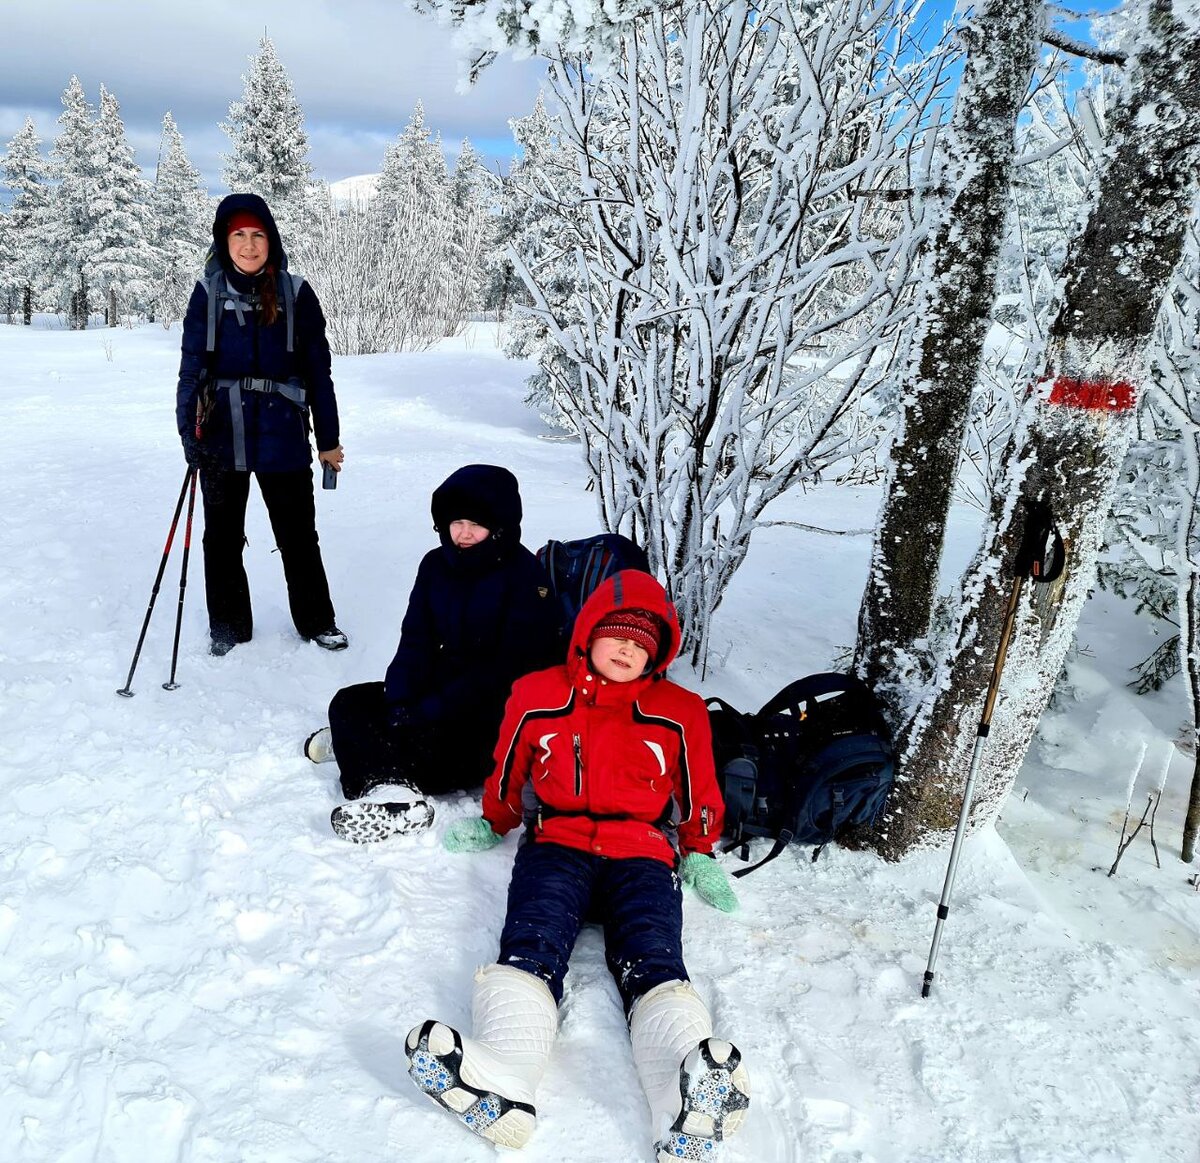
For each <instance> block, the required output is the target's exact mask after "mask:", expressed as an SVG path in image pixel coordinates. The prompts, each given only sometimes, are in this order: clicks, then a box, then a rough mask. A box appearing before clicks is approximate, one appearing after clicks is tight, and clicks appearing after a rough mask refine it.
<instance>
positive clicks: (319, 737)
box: [304, 727, 335, 763]
mask: <svg viewBox="0 0 1200 1163" xmlns="http://www.w3.org/2000/svg"><path fill="white" fill-rule="evenodd" d="M304 756H305V758H306V759H310V760H312V762H313V763H329V762H331V761H332V760H333V759H334V758H335V756H334V754H333V732H332V731H330V729H329V728H328V727H321V728H320V729H319V730H316V731H314V732H313V733H312V734H311V735H310V736H309V737H308V738H307V739H305V740H304Z"/></svg>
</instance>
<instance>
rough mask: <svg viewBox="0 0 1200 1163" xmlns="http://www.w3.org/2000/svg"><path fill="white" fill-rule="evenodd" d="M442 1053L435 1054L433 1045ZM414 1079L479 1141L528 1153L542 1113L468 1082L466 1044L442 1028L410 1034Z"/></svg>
mask: <svg viewBox="0 0 1200 1163" xmlns="http://www.w3.org/2000/svg"><path fill="white" fill-rule="evenodd" d="M431 1038H432V1039H433V1041H434V1043H435V1044H436V1046H437V1047H438V1048H437V1049H431V1048H430V1039H431ZM404 1048H405V1052H406V1053H407V1055H408V1073H409V1077H411V1078H412V1080H413V1082H415V1083H416V1084H417V1088H418V1089H419V1090H421V1091H423V1092H424V1093H425V1094H427V1095H428V1096H429V1097H430V1098H431V1099H433V1101H434V1102H436V1103H437V1104H438V1106H440V1107H442V1108H443V1109H444V1110H446V1111H449V1112H450V1114H452V1115H453V1116H454V1117H455V1118H456V1119H457V1120H458V1121H459V1122H460V1123H462V1125H463V1126H464V1127H466V1128H467V1130H468V1131H470V1132H471V1133H472V1134H473V1135H478V1136H479V1137H480V1138H481V1139H487V1140H488V1141H489V1142H491V1143H495V1144H496V1145H497V1146H498V1147H523V1146H524V1145H525V1143H526V1142H527V1141H528V1139H529V1136H530V1135H531V1134H532V1133H533V1128H534V1123H535V1120H536V1118H537V1112H536V1111H535V1110H534V1108H533V1107H532V1106H530V1105H529V1103H527V1102H515V1101H514V1100H512V1099H509V1098H505V1097H504V1095H502V1094H496V1093H495V1092H494V1091H489V1090H481V1089H479V1088H478V1087H475V1086H471V1085H470V1084H469V1083H467V1082H464V1081H463V1077H462V1064H463V1048H462V1039H461V1038H460V1037H459V1034H458V1031H457V1030H455V1029H453V1028H452V1027H450V1026H446V1025H443V1024H442V1023H441V1022H434V1021H426V1022H424V1023H422V1024H421V1025H420V1026H418V1027H416V1028H415V1029H413V1030H410V1031H409V1035H408V1038H407V1039H406V1040H405V1044H404Z"/></svg>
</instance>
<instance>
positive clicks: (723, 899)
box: [680, 852, 738, 913]
mask: <svg viewBox="0 0 1200 1163" xmlns="http://www.w3.org/2000/svg"><path fill="white" fill-rule="evenodd" d="M680 871H681V873H682V875H683V883H684V884H690V885H691V886H692V888H694V889H695V890H696V895H697V896H698V897H699V898H700V899H701V900H702V901H704V902H705V903H706V904H710V905H712V907H713V908H714V909H720V910H721V912H723V913H732V912H733V911H734V910H735V909H736V908H737V907H738V900H737V897H736V896H735V895H734V892H733V885H732V884H730V883H729V876H728V874H727V873H726V872H725V869H723V868H722V867H721V866H720V865H719V864H718V863H717V862H716V861H715V860H714V859H713V858H712V857H711V856H706V855H705V854H704V853H703V852H689V853H688V854H687V855H686V856H685V857H684V858H683V864H682V866H681V868H680Z"/></svg>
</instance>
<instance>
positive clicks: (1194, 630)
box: [1179, 517, 1200, 864]
mask: <svg viewBox="0 0 1200 1163" xmlns="http://www.w3.org/2000/svg"><path fill="white" fill-rule="evenodd" d="M1193 519H1194V517H1193ZM1183 615H1184V617H1183V623H1182V625H1181V626H1180V627H1179V631H1180V633H1179V643H1180V650H1181V651H1182V652H1183V655H1184V659H1183V661H1184V674H1185V675H1186V676H1187V684H1188V694H1189V696H1190V697H1191V703H1192V748H1193V751H1192V754H1193V755H1194V756H1195V765H1194V767H1193V768H1192V791H1191V795H1189V796H1188V808H1187V815H1186V816H1185V817H1184V820H1183V850H1182V852H1181V853H1180V855H1181V856H1182V857H1183V859H1184V860H1185V861H1186V862H1187V863H1188V864H1190V863H1191V862H1192V861H1193V860H1194V859H1195V858H1196V837H1197V836H1198V835H1200V621H1198V620H1200V572H1197V570H1196V568H1195V567H1193V570H1192V576H1191V579H1190V581H1189V584H1188V587H1187V597H1186V599H1185V601H1184V609H1183Z"/></svg>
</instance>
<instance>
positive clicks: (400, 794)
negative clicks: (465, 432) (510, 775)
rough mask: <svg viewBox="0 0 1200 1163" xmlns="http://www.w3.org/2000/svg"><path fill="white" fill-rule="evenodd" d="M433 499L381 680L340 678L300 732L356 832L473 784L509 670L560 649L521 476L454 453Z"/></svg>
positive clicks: (412, 826)
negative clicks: (334, 778)
mask: <svg viewBox="0 0 1200 1163" xmlns="http://www.w3.org/2000/svg"><path fill="white" fill-rule="evenodd" d="M430 512H431V514H432V516H433V524H434V528H435V529H436V530H437V533H438V539H439V541H440V544H439V545H438V547H437V548H436V549H431V550H430V551H429V552H428V553H427V554H426V555H425V557H424V558H423V559H422V561H421V565H420V568H419V569H418V570H417V577H416V581H415V582H414V583H413V588H412V593H411V594H410V595H409V599H408V610H407V612H406V613H405V615H404V622H403V624H402V626H401V628H400V645H399V646H398V647H397V648H396V656H395V658H393V659H392V662H391V665H390V666H389V667H388V669H387V676H386V678H385V680H384V681H383V682H367V683H358V684H356V685H355V686H349V687H343V688H342V689H341V690H340V691H338V692H337V694H336V695H334V696H333V701H332V702H331V703H330V704H329V726H328V727H322V728H321V729H320V730H318V731H314V732H313V733H312V734H311V735H310V736H309V737H308V738H307V739H306V740H305V741H304V754H305V755H307V756H308V758H309V759H311V760H312V761H313V762H314V763H324V762H326V761H329V760H334V759H336V761H337V763H338V766H339V769H340V775H341V783H342V791H343V792H344V793H345V796H346V799H347V800H349V801H350V802H349V803H346V804H340V805H339V806H338V807H336V808H334V810H333V815H332V817H331V823H332V825H333V830H334V832H335V833H337V835H339V836H341V837H343V838H344V839H347V840H352V841H354V842H356V843H366V842H369V841H373V840H385V839H387V838H388V837H390V836H394V835H399V834H402V833H405V832H412V831H416V830H419V829H421V828H424V827H427V826H428V825H429V824H430V823H431V822H432V820H433V806H432V805H431V804H430V803H429V802H428V800H427V799H426V798H425V797H426V796H428V795H438V794H444V793H446V792H451V791H458V790H462V789H465V788H477V787H479V786H480V784H482V783H483V781H484V779H485V778H486V776H487V774H488V772H489V771H490V770H491V752H492V746H493V744H494V743H495V741H496V731H497V729H498V727H499V725H500V720H501V718H502V717H503V714H504V700H505V699H506V698H507V697H508V693H509V691H510V690H511V689H512V684H513V680H514V679H515V678H517V677H518V676H520V675H523V674H528V673H529V672H530V671H531V670H537V669H539V668H540V667H543V666H545V665H547V663H549V662H550V661H551V660H552V659H553V658H554V654H555V652H556V651H555V646H554V642H555V637H556V633H557V615H556V611H555V607H554V603H553V602H552V601H551V599H550V597H549V588H548V587H549V580H548V579H547V577H546V574H545V571H544V570H543V569H542V567H541V566H540V565H539V564H538V562H537V558H536V557H534V555H533V554H532V553H531V552H530V551H529V550H528V549H526V548H525V546H524V545H522V544H521V493H520V490H519V488H518V486H517V478H516V477H515V476H513V474H512V473H511V472H509V471H508V469H506V468H501V467H500V466H499V465H494V464H468V465H464V466H463V467H462V468H459V469H456V470H455V471H454V472H452V473H451V474H450V476H449V477H447V478H446V480H444V481H443V482H442V483H441V484H440V485H438V487H437V488H436V489H434V491H433V497H432V499H431V501H430Z"/></svg>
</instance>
